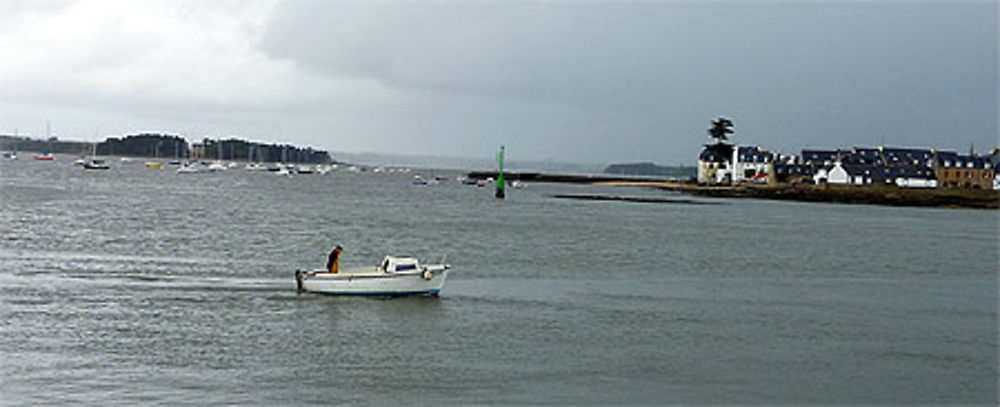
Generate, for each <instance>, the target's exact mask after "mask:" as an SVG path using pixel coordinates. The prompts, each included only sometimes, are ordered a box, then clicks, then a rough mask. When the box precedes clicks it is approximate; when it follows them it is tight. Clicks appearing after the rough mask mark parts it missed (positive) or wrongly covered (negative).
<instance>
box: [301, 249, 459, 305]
mask: <svg viewBox="0 0 1000 407" xmlns="http://www.w3.org/2000/svg"><path fill="white" fill-rule="evenodd" d="M449 268H450V266H449V265H447V264H426V265H425V264H420V262H419V261H417V259H415V258H412V257H394V256H386V257H385V259H383V260H382V264H381V265H378V266H375V267H362V268H355V269H346V270H340V271H339V272H337V273H329V272H327V271H326V270H296V271H295V282H296V285H297V286H298V290H299V292H300V293H302V292H312V293H319V294H330V295H393V296H395V295H424V294H429V295H434V296H436V295H438V294H439V293H440V292H441V288H442V287H443V286H444V280H445V279H446V278H447V277H448V269H449Z"/></svg>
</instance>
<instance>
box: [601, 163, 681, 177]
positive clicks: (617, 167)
mask: <svg viewBox="0 0 1000 407" xmlns="http://www.w3.org/2000/svg"><path fill="white" fill-rule="evenodd" d="M604 173H606V174H618V175H637V176H650V177H665V178H674V179H693V178H694V177H695V176H696V175H697V174H698V167H693V166H692V167H685V166H681V165H679V166H676V167H663V166H659V165H656V164H654V163H651V162H640V163H628V164H611V165H609V166H608V167H607V168H605V169H604Z"/></svg>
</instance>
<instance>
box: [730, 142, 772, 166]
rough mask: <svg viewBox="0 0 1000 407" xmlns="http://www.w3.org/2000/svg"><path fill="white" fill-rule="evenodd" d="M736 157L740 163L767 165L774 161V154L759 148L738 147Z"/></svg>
mask: <svg viewBox="0 0 1000 407" xmlns="http://www.w3.org/2000/svg"><path fill="white" fill-rule="evenodd" d="M736 156H737V159H738V160H740V162H744V163H766V162H771V160H772V159H774V154H771V153H770V152H768V151H767V150H764V149H762V148H760V147H758V146H754V147H749V146H744V147H737V150H736Z"/></svg>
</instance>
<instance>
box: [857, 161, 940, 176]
mask: <svg viewBox="0 0 1000 407" xmlns="http://www.w3.org/2000/svg"><path fill="white" fill-rule="evenodd" d="M843 167H844V171H847V174H848V175H850V176H854V177H859V176H863V177H870V178H875V179H896V178H922V179H934V178H935V176H934V170H932V169H930V168H927V167H924V166H917V165H901V166H893V167H879V166H875V165H865V164H845V165H843Z"/></svg>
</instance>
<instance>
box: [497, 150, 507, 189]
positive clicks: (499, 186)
mask: <svg viewBox="0 0 1000 407" xmlns="http://www.w3.org/2000/svg"><path fill="white" fill-rule="evenodd" d="M497 161H498V162H499V168H498V169H499V171H497V193H496V197H497V199H504V197H505V196H506V194H505V193H504V186H505V185H504V184H505V182H504V180H503V146H500V153H499V154H497Z"/></svg>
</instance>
